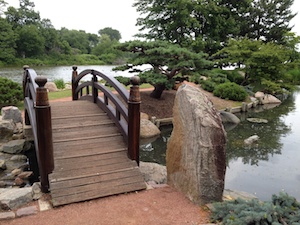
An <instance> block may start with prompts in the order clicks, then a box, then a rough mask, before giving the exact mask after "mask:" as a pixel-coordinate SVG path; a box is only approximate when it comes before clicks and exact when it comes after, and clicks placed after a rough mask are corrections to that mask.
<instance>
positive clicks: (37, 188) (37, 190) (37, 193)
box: [32, 182, 43, 200]
mask: <svg viewBox="0 0 300 225" xmlns="http://www.w3.org/2000/svg"><path fill="white" fill-rule="evenodd" d="M42 196H43V193H42V191H41V183H39V182H36V183H34V184H33V185H32V198H33V199H34V200H38V199H40V198H41V197H42Z"/></svg>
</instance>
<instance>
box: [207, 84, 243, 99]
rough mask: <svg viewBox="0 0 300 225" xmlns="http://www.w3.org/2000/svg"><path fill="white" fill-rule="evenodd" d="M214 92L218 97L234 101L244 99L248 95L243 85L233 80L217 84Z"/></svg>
mask: <svg viewBox="0 0 300 225" xmlns="http://www.w3.org/2000/svg"><path fill="white" fill-rule="evenodd" d="M213 93H214V95H215V96H217V97H220V98H223V99H229V100H233V101H243V100H245V98H246V97H247V95H248V94H247V92H246V90H245V89H244V88H243V87H241V86H240V85H238V84H236V83H232V82H230V83H229V82H228V83H224V84H220V85H218V86H216V88H215V90H214V92H213Z"/></svg>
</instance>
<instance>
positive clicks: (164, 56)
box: [117, 41, 212, 98]
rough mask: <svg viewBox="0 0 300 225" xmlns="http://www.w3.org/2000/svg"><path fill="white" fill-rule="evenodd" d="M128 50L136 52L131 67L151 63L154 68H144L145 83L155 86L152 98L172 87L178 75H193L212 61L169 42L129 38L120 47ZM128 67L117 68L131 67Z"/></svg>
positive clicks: (142, 79) (142, 76)
mask: <svg viewBox="0 0 300 225" xmlns="http://www.w3.org/2000/svg"><path fill="white" fill-rule="evenodd" d="M117 48H118V49H120V50H122V51H125V52H132V53H133V56H132V58H130V65H131V66H130V67H133V68H135V66H139V65H144V64H150V65H151V69H148V70H146V71H140V72H141V73H140V74H139V76H140V78H141V82H142V83H150V84H152V85H153V86H154V88H155V89H154V91H153V92H152V93H151V97H153V98H160V97H161V94H162V93H163V91H164V90H165V89H166V88H172V87H173V85H174V83H175V77H176V76H178V75H181V76H184V75H191V74H193V73H195V72H196V71H197V72H199V71H201V70H205V69H208V68H209V67H210V66H211V65H212V64H211V62H210V61H208V60H206V55H205V54H204V53H194V52H192V51H190V50H188V49H187V48H183V47H181V46H180V45H178V44H172V43H170V42H168V41H129V42H125V43H122V44H120V45H119V46H117ZM128 68H129V67H128V66H125V67H119V68H117V69H123V70H124V69H128Z"/></svg>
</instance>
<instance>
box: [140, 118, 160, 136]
mask: <svg viewBox="0 0 300 225" xmlns="http://www.w3.org/2000/svg"><path fill="white" fill-rule="evenodd" d="M158 135H160V130H159V129H158V127H157V126H155V124H154V123H152V122H151V121H150V120H147V119H141V129H140V137H141V138H152V137H155V136H158Z"/></svg>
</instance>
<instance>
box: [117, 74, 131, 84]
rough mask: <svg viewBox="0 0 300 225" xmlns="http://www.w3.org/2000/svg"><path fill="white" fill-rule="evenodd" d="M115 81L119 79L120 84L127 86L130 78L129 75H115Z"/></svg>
mask: <svg viewBox="0 0 300 225" xmlns="http://www.w3.org/2000/svg"><path fill="white" fill-rule="evenodd" d="M115 78H116V80H117V81H119V82H120V83H121V84H123V85H125V86H128V85H129V84H130V78H129V77H123V76H116V77H115Z"/></svg>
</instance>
